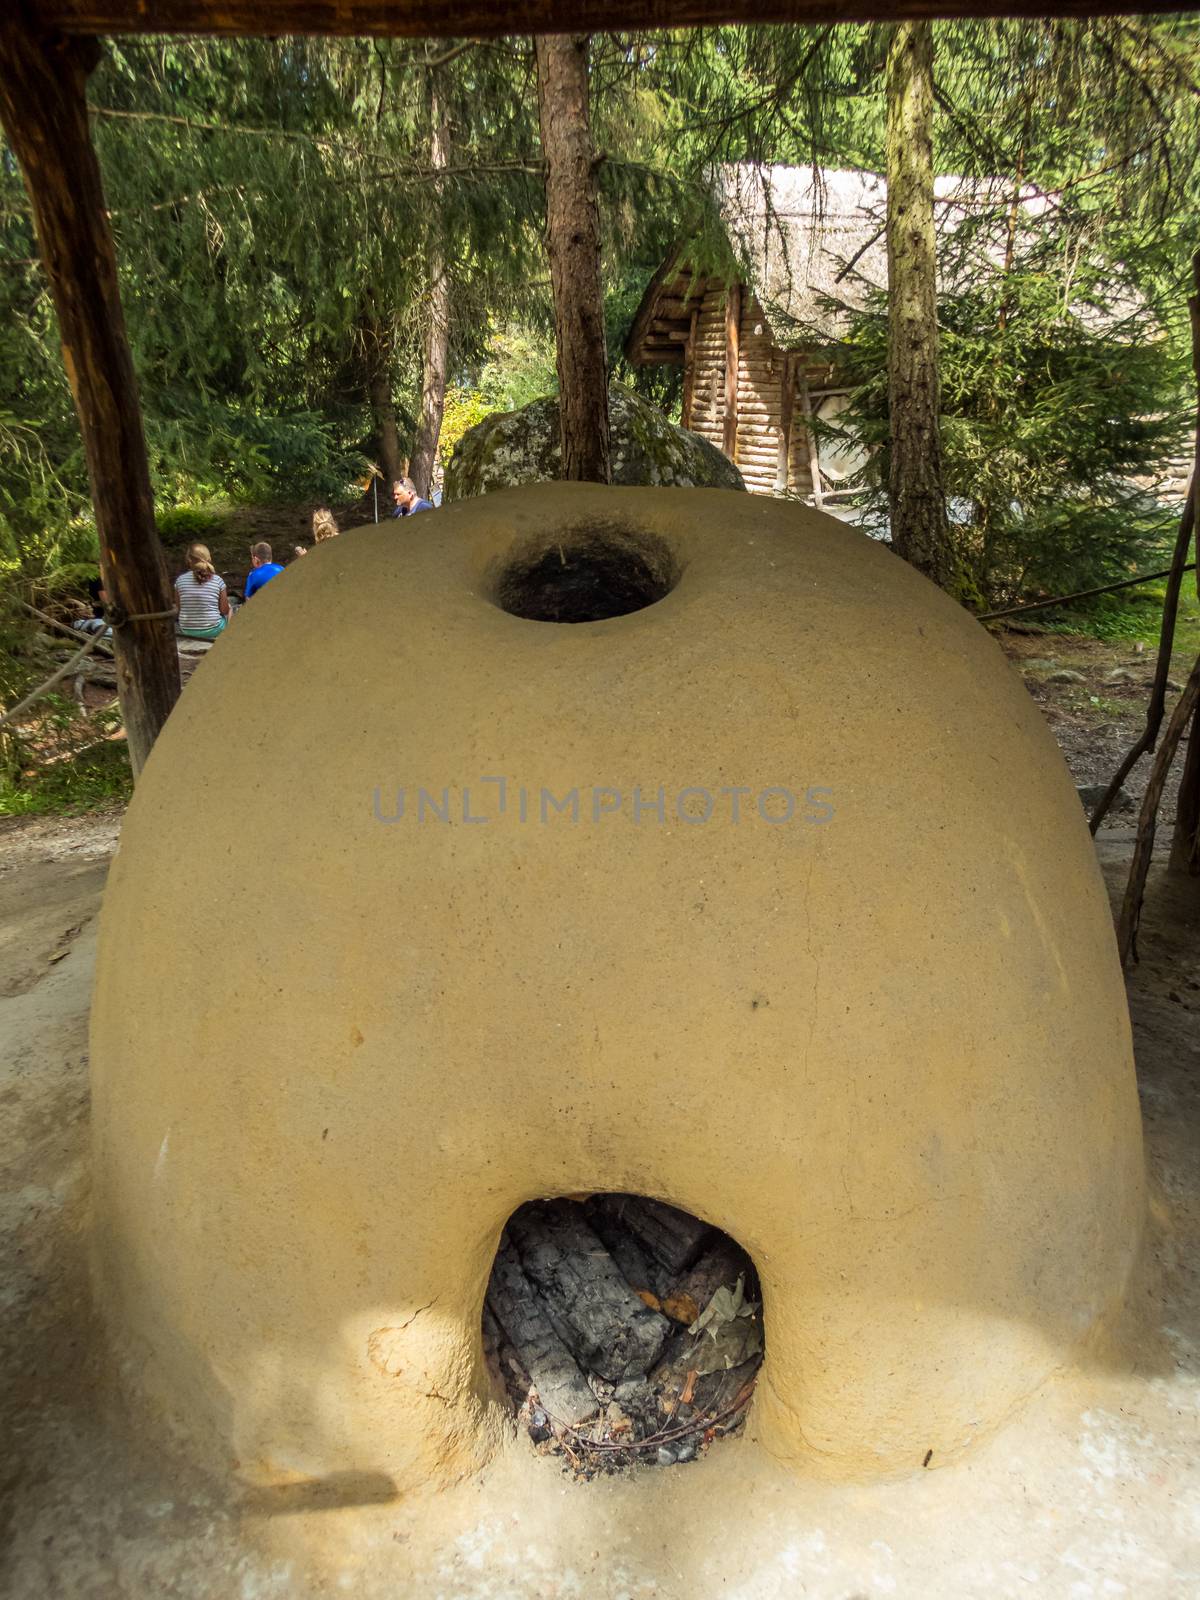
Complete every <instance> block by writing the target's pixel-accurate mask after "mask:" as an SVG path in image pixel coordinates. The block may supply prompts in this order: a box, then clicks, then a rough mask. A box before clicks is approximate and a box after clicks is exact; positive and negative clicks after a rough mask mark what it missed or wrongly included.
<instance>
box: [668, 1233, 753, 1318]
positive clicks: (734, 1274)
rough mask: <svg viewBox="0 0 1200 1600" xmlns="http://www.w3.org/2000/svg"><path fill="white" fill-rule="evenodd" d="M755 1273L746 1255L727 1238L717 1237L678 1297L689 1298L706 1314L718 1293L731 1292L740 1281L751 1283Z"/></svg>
mask: <svg viewBox="0 0 1200 1600" xmlns="http://www.w3.org/2000/svg"><path fill="white" fill-rule="evenodd" d="M753 1271H754V1268H753V1264H752V1263H751V1261H750V1257H749V1256H748V1255H747V1254H746V1252H745V1251H744V1250H742V1249H741V1248H739V1246H738V1245H736V1244H734V1242H733V1240H732V1239H730V1238H729V1237H728V1236H727V1235H726V1234H717V1235H716V1237H715V1239H714V1241H713V1243H712V1244H710V1245H709V1247H708V1249H707V1250H705V1252H704V1254H703V1255H702V1256H701V1257H700V1259H699V1261H697V1262H696V1263H695V1265H694V1266H692V1267H691V1268H690V1269H689V1270H688V1272H687V1274H686V1275H685V1276H684V1277H683V1278H681V1279H680V1280H679V1283H678V1285H677V1286H676V1293H677V1294H686V1295H689V1296H690V1297H691V1299H692V1300H693V1301H694V1302H695V1306H696V1310H697V1311H703V1310H704V1308H705V1306H707V1304H708V1302H709V1301H710V1300H711V1299H712V1297H713V1295H714V1294H716V1292H717V1290H718V1289H732V1288H733V1287H734V1285H735V1284H736V1283H737V1281H738V1279H739V1278H742V1279H743V1280H748V1278H749V1275H750V1274H751V1273H753Z"/></svg>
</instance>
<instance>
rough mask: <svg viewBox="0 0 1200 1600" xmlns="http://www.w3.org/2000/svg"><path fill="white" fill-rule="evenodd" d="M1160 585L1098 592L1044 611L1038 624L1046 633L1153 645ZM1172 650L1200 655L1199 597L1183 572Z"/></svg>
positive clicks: (1159, 612) (1159, 609) (1159, 616)
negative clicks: (1093, 596) (1073, 603)
mask: <svg viewBox="0 0 1200 1600" xmlns="http://www.w3.org/2000/svg"><path fill="white" fill-rule="evenodd" d="M1164 592H1165V591H1164V587H1163V584H1162V583H1161V582H1158V583H1153V584H1147V585H1146V587H1145V588H1144V589H1137V590H1125V591H1123V592H1118V593H1117V594H1109V595H1098V596H1097V597H1096V599H1094V600H1089V601H1088V602H1087V603H1086V604H1081V605H1076V606H1072V607H1071V608H1069V609H1068V608H1066V607H1063V608H1062V609H1061V610H1058V611H1048V612H1046V613H1045V615H1044V619H1043V620H1042V622H1041V624H1040V625H1041V626H1042V627H1043V628H1045V630H1046V632H1047V633H1062V634H1071V633H1073V634H1082V635H1084V636H1085V637H1087V638H1091V639H1101V640H1103V641H1104V642H1105V643H1106V644H1126V643H1128V644H1137V643H1139V642H1140V643H1142V644H1144V645H1145V646H1146V647H1147V649H1150V648H1152V647H1155V646H1157V644H1158V630H1159V627H1160V625H1161V622H1162V608H1163V598H1164ZM1175 650H1176V651H1178V652H1180V653H1181V654H1183V655H1187V656H1190V657H1192V658H1194V657H1195V656H1197V655H1200V600H1198V599H1197V595H1196V580H1195V578H1194V576H1193V575H1192V574H1191V573H1185V574H1184V579H1183V589H1182V591H1181V593H1180V596H1179V614H1178V617H1177V618H1176V623H1175Z"/></svg>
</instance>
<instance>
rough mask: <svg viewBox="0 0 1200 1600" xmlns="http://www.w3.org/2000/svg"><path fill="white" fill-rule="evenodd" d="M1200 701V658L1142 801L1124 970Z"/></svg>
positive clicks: (1123, 942) (1120, 937)
mask: <svg viewBox="0 0 1200 1600" xmlns="http://www.w3.org/2000/svg"><path fill="white" fill-rule="evenodd" d="M1197 701H1200V658H1197V661H1196V665H1195V666H1194V667H1193V668H1192V675H1191V677H1190V678H1189V679H1188V681H1187V683H1186V684H1185V685H1184V689H1183V693H1182V694H1181V695H1180V696H1179V699H1178V700H1177V701H1176V703H1175V709H1174V711H1172V713H1171V720H1170V722H1168V724H1167V731H1166V733H1165V734H1164V735H1163V742H1162V744H1161V745H1160V746H1159V748H1158V753H1157V754H1156V756H1155V757H1154V765H1153V766H1152V767H1151V769H1150V781H1149V783H1148V784H1147V785H1146V793H1145V795H1144V796H1143V797H1142V809H1141V811H1140V812H1139V813H1138V826H1137V841H1136V843H1135V844H1134V847H1133V861H1132V862H1131V863H1130V867H1129V881H1128V882H1127V883H1126V885H1125V898H1124V900H1123V901H1122V904H1121V915H1120V917H1119V919H1118V921H1117V949H1118V951H1119V953H1120V957H1121V965H1122V966H1125V965H1126V964H1127V963H1128V962H1129V960H1130V959H1131V958H1132V959H1133V960H1134V961H1136V960H1137V958H1138V955H1137V931H1138V924H1139V922H1140V921H1141V916H1142V900H1143V899H1144V897H1145V892H1146V876H1147V874H1148V873H1149V871H1150V860H1151V857H1152V856H1153V854H1154V834H1155V829H1156V827H1157V823H1158V804H1159V801H1160V800H1161V799H1162V792H1163V785H1164V784H1165V783H1166V781H1167V773H1168V772H1169V771H1170V770H1171V762H1172V760H1173V759H1174V756H1175V751H1176V750H1177V749H1178V748H1179V741H1180V739H1182V737H1183V730H1184V729H1185V728H1186V727H1187V723H1188V718H1189V717H1190V716H1191V714H1192V711H1193V709H1194V707H1195V705H1196V703H1197Z"/></svg>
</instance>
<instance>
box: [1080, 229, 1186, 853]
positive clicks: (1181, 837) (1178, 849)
mask: <svg viewBox="0 0 1200 1600" xmlns="http://www.w3.org/2000/svg"><path fill="white" fill-rule="evenodd" d="M1188 315H1189V317H1190V319H1191V325H1192V375H1193V377H1194V379H1195V385H1196V400H1195V424H1196V426H1195V433H1194V435H1193V441H1194V442H1193V454H1192V481H1191V483H1190V484H1189V485H1188V504H1189V507H1190V509H1191V513H1192V516H1191V523H1192V538H1193V539H1194V540H1195V543H1196V583H1197V584H1198V585H1200V515H1197V513H1198V512H1200V250H1197V251H1196V253H1195V255H1194V256H1193V257H1192V293H1191V295H1189V297H1188ZM1181 532H1182V529H1181ZM1184 554H1186V552H1185V551H1181V550H1178V549H1177V550H1176V563H1177V564H1181V560H1182V557H1183V555H1184ZM1176 592H1178V591H1176ZM1167 593H1168V596H1170V593H1171V591H1170V587H1169V586H1168V590H1167ZM1174 626H1175V618H1174V615H1173V614H1172V617H1171V627H1172V629H1174ZM1166 657H1167V659H1166V666H1165V667H1164V668H1163V673H1164V676H1165V672H1166V670H1167V669H1168V668H1169V666H1170V648H1169V646H1168V647H1167V651H1166ZM1157 687H1158V681H1157V676H1156V679H1155V688H1156V689H1157ZM1094 831H1095V830H1094V829H1093V832H1094ZM1169 870H1170V871H1171V872H1181V873H1185V874H1186V875H1187V876H1188V877H1189V878H1200V706H1198V707H1197V708H1196V712H1195V715H1194V716H1193V717H1192V720H1191V724H1190V726H1189V728H1188V747H1187V756H1186V758H1185V760H1184V763H1183V776H1182V778H1181V779H1180V782H1179V800H1178V802H1177V805H1176V808H1175V832H1174V834H1173V836H1172V839H1171V859H1170V866H1169Z"/></svg>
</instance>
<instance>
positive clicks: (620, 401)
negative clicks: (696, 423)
mask: <svg viewBox="0 0 1200 1600" xmlns="http://www.w3.org/2000/svg"><path fill="white" fill-rule="evenodd" d="M608 407H609V425H610V427H611V430H612V481H613V482H614V483H615V484H622V485H652V486H658V487H666V488H676V489H744V488H745V487H746V485H745V483H744V481H743V479H742V475H741V473H740V472H739V471H738V469H737V468H736V467H735V466H734V464H733V462H732V461H730V460H729V458H728V456H723V455H722V454H721V452H720V451H719V450H718V449H717V448H716V446H715V445H711V444H709V442H708V440H707V439H702V438H701V437H700V435H699V434H698V433H689V432H688V430H687V429H686V428H680V427H677V426H676V424H675V423H673V422H668V421H667V419H666V417H664V416H663V415H662V413H661V412H659V411H656V410H655V408H654V407H653V406H652V405H651V404H650V402H649V401H648V400H643V399H642V398H641V396H640V395H636V394H633V393H632V392H631V391H630V390H629V389H622V388H619V387H618V386H616V385H614V386H613V388H612V389H610V390H609V396H608ZM561 477H562V445H561V442H560V438H559V423H558V396H557V395H547V396H546V397H545V399H542V400H533V401H531V402H530V404H529V405H527V406H522V407H521V409H520V410H519V411H499V412H497V413H496V414H495V415H494V416H491V417H485V418H484V420H483V421H482V422H479V423H476V425H475V427H473V428H471V429H470V430H469V431H468V432H467V433H464V434H463V436H462V438H461V439H460V440H459V444H458V449H457V450H455V452H454V455H453V456H452V457H451V460H450V465H449V466H448V467H447V468H446V483H445V489H444V494H445V498H446V499H447V500H468V499H470V498H471V497H472V496H473V495H477V494H489V493H490V492H491V491H492V490H493V489H515V488H517V487H518V486H519V485H520V484H523V483H556V482H558V480H559V479H560V478H561Z"/></svg>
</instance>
